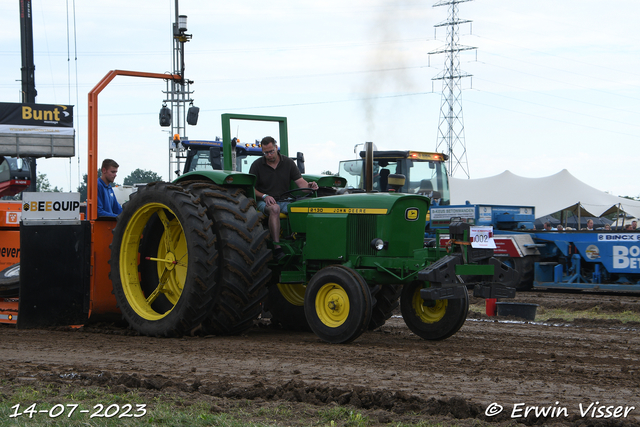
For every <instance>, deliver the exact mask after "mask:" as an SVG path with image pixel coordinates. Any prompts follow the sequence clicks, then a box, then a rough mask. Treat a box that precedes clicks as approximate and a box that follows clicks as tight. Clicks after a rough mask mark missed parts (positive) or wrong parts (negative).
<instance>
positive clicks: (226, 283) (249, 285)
mask: <svg viewBox="0 0 640 427" xmlns="http://www.w3.org/2000/svg"><path fill="white" fill-rule="evenodd" d="M185 188H186V189H187V190H188V191H189V192H190V193H192V194H193V195H195V196H196V203H198V204H200V206H202V207H204V208H205V209H206V212H207V217H208V218H209V219H210V220H211V221H212V230H213V232H214V234H215V236H216V247H217V249H218V257H219V258H218V259H217V261H216V262H217V263H218V266H219V268H218V273H217V275H216V282H217V285H216V286H217V289H216V292H215V299H214V303H213V309H212V310H211V312H210V314H209V315H208V316H207V317H206V319H205V320H204V321H203V323H202V333H204V334H210V335H235V334H240V333H242V332H245V331H246V330H247V329H249V328H250V327H251V326H253V322H254V320H256V319H257V318H258V317H259V316H260V314H261V313H262V305H261V304H262V302H263V301H264V299H265V298H266V296H267V283H268V281H269V279H270V278H271V270H269V268H268V265H267V264H268V262H269V261H270V260H271V258H272V253H271V250H269V249H268V248H267V238H268V236H269V231H268V230H265V229H264V227H263V226H262V222H261V221H260V215H259V213H258V212H257V211H256V204H255V202H254V200H253V199H251V198H248V197H246V195H245V194H244V191H242V190H241V189H240V188H227V187H220V186H217V185H215V184H213V183H211V182H192V183H188V184H185Z"/></svg>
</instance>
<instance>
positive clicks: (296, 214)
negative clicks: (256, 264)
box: [288, 193, 429, 260]
mask: <svg viewBox="0 0 640 427" xmlns="http://www.w3.org/2000/svg"><path fill="white" fill-rule="evenodd" d="M288 209H289V221H290V224H291V229H292V231H293V232H295V233H305V234H306V236H307V245H306V248H305V250H306V251H309V253H308V254H307V256H308V257H309V258H311V259H343V260H344V259H349V258H350V257H351V256H355V255H365V256H367V255H368V256H376V257H377V256H383V257H384V256H386V257H413V251H414V250H417V249H422V248H423V245H424V227H425V218H426V215H427V211H428V209H429V198H427V197H424V196H418V195H406V194H391V193H362V194H345V195H341V196H329V197H321V198H316V199H304V200H299V201H297V202H293V203H291V204H289V207H288ZM374 239H381V240H383V241H384V242H385V246H384V249H382V250H375V249H373V248H371V242H372V240H374ZM311 252H313V253H311Z"/></svg>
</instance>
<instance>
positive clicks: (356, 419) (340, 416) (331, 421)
mask: <svg viewBox="0 0 640 427" xmlns="http://www.w3.org/2000/svg"><path fill="white" fill-rule="evenodd" d="M318 415H320V419H321V420H322V422H323V423H324V425H327V426H331V427H333V426H338V425H339V426H345V427H366V426H368V425H369V424H370V421H369V418H368V417H366V416H364V415H362V414H361V413H359V412H355V411H353V410H352V409H349V408H345V407H344V406H335V407H332V408H329V409H321V410H319V411H318Z"/></svg>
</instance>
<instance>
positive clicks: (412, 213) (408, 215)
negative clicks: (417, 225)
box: [404, 208, 420, 221]
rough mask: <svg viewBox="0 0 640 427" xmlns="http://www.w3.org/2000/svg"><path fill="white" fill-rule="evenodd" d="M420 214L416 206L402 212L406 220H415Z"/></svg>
mask: <svg viewBox="0 0 640 427" xmlns="http://www.w3.org/2000/svg"><path fill="white" fill-rule="evenodd" d="M419 216H420V211H418V209H417V208H409V209H407V210H406V211H405V213H404V218H405V219H406V220H407V221H416V220H417V219H418V217H419Z"/></svg>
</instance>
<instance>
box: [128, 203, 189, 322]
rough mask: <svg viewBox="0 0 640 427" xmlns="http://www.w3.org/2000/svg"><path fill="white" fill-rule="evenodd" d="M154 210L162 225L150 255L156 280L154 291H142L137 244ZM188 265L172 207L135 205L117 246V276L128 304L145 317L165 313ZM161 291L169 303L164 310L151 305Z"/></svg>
mask: <svg viewBox="0 0 640 427" xmlns="http://www.w3.org/2000/svg"><path fill="white" fill-rule="evenodd" d="M153 214H158V218H159V219H160V221H161V222H162V225H163V229H164V231H163V232H162V237H161V238H160V244H159V245H158V253H157V256H156V257H151V260H152V261H155V262H156V263H157V268H158V278H159V283H158V284H157V285H156V286H155V288H154V290H153V292H151V293H150V294H149V295H145V294H144V292H143V290H142V288H141V286H140V276H139V273H138V264H139V259H138V258H139V246H140V238H141V236H142V233H143V231H144V228H145V226H146V225H147V223H148V222H149V219H150V218H151V216H152V215H153ZM168 214H170V215H168ZM169 218H171V219H169ZM187 265H188V253H187V242H186V239H185V235H184V230H183V229H182V225H181V224H180V222H179V221H178V220H177V219H176V217H175V214H174V213H173V212H172V211H171V209H169V208H168V207H167V206H165V205H163V204H160V203H150V204H147V205H144V206H143V207H142V208H140V209H138V210H137V211H136V212H135V213H134V214H133V216H132V217H131V220H130V221H129V223H128V224H127V227H126V229H125V231H124V235H123V238H122V246H121V248H120V280H121V282H122V288H123V291H124V294H125V296H126V298H127V302H128V303H129V305H131V308H133V310H134V311H135V312H136V313H137V314H138V315H139V316H141V317H142V318H144V319H147V320H159V319H162V318H163V317H165V316H167V315H168V314H169V313H170V312H171V310H173V307H175V305H176V304H177V303H178V300H179V299H180V295H182V289H183V288H184V283H185V278H186V275H187ZM160 294H164V296H165V297H166V298H167V300H168V301H169V302H170V303H171V308H170V309H168V310H166V311H164V312H157V311H156V310H155V309H154V308H152V304H153V303H154V302H155V301H156V299H157V298H158V296H160Z"/></svg>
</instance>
